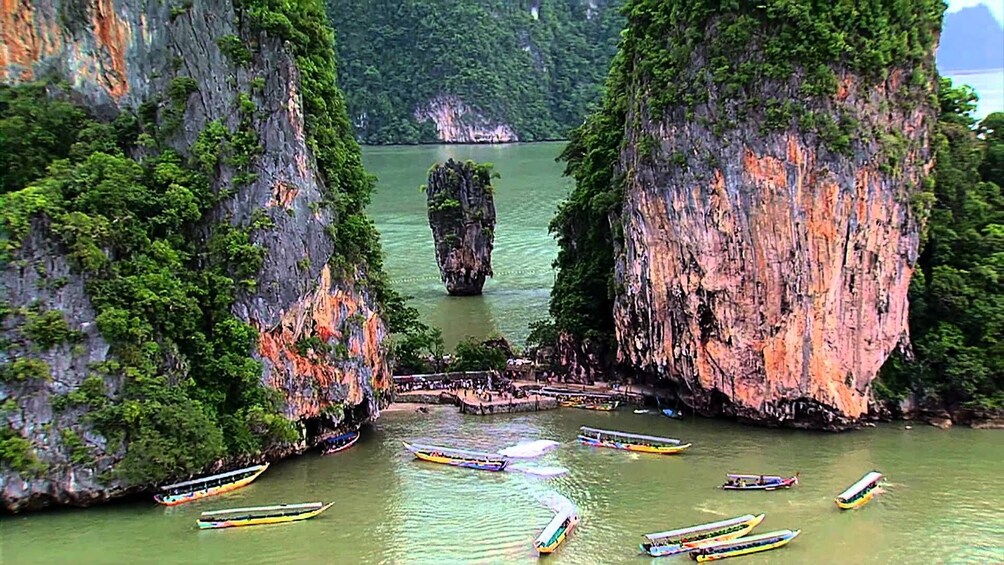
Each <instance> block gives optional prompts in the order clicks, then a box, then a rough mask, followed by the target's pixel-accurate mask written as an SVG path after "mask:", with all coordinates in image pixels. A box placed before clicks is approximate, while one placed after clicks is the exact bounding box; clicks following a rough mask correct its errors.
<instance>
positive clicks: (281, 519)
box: [198, 502, 334, 530]
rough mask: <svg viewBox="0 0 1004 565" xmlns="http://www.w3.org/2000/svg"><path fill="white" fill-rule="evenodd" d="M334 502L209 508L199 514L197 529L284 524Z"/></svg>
mask: <svg viewBox="0 0 1004 565" xmlns="http://www.w3.org/2000/svg"><path fill="white" fill-rule="evenodd" d="M332 504H334V502H329V503H327V504H324V503H323V502H308V503H306V504H280V505H278V506H256V507H253V508H234V509H232V510H211V511H209V512H203V513H202V514H201V515H200V516H199V520H198V524H199V529H202V530H211V529H217V528H237V527H240V526H261V525H264V524H284V523H286V522H299V521H300V520H307V519H309V518H313V517H314V516H317V515H318V514H320V513H321V512H324V511H325V510H327V509H328V508H331V505H332Z"/></svg>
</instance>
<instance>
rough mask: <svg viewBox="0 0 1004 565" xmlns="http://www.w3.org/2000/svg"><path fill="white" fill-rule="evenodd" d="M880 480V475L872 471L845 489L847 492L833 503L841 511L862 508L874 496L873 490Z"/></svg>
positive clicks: (841, 494)
mask: <svg viewBox="0 0 1004 565" xmlns="http://www.w3.org/2000/svg"><path fill="white" fill-rule="evenodd" d="M881 479H882V473H879V472H878V471H872V472H870V473H868V474H867V475H865V476H864V477H862V478H861V480H860V481H858V482H856V483H854V484H853V485H851V486H849V487H847V490H845V491H844V492H842V493H840V494H839V495H838V496H837V498H835V499H834V501H835V502H836V503H837V506H838V507H840V509H841V510H850V509H852V508H858V507H860V506H864V505H865V504H868V502H870V501H871V499H872V498H873V497H874V496H875V488H876V487H877V486H878V482H879V480H881Z"/></svg>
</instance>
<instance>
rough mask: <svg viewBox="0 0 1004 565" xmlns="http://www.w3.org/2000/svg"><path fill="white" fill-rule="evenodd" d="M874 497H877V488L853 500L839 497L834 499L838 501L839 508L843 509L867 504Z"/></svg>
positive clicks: (851, 508) (852, 508)
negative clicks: (849, 500)
mask: <svg viewBox="0 0 1004 565" xmlns="http://www.w3.org/2000/svg"><path fill="white" fill-rule="evenodd" d="M873 498H875V489H872V490H870V491H868V492H867V493H865V494H864V495H863V496H861V497H859V498H857V499H855V500H853V501H851V502H844V501H842V500H840V499H839V498H834V499H833V501H834V502H836V503H837V508H840V509H841V510H854V509H855V508H861V507H862V506H864V505H865V504H868V503H869V502H871V501H872V499H873Z"/></svg>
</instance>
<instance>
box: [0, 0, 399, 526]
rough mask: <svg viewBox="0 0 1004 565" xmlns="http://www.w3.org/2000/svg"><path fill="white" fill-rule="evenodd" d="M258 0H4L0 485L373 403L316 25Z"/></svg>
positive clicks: (370, 278) (306, 423)
mask: <svg viewBox="0 0 1004 565" xmlns="http://www.w3.org/2000/svg"><path fill="white" fill-rule="evenodd" d="M276 6H277V5H276V4H275V3H269V2H257V1H250V2H239V3H238V2H229V1H228V2H216V3H210V4H207V3H202V2H195V3H192V2H178V3H171V2H139V1H132V0H121V1H116V2H111V1H108V0H94V1H91V2H83V3H77V4H74V5H73V7H72V9H70V8H68V7H67V5H66V4H65V3H63V4H60V3H59V2H54V1H47V0H42V1H37V2H16V3H14V4H13V5H5V7H4V8H3V13H2V19H0V21H2V23H3V25H4V26H5V27H4V36H3V38H4V39H3V40H4V42H5V43H7V42H10V43H9V44H5V45H4V46H3V48H2V49H0V53H2V54H3V57H2V58H0V79H2V86H0V113H2V114H0V120H2V126H3V127H2V131H3V133H4V136H3V144H4V145H3V148H2V149H3V150H2V151H0V153H2V154H3V157H2V158H3V160H4V161H3V168H4V171H3V179H2V180H3V186H2V194H0V210H2V223H0V226H2V227H0V249H2V250H3V251H2V254H3V262H2V264H0V269H2V270H0V289H2V291H3V293H2V296H0V338H2V342H3V348H2V349H0V502H2V505H3V506H4V507H5V508H6V509H8V510H11V511H18V510H22V509H27V508H39V507H43V506H47V505H51V504H73V505H86V504H90V503H93V502H97V501H102V500H107V499H109V498H113V497H117V496H121V495H124V494H127V493H130V492H137V491H141V490H145V489H148V488H149V487H150V486H151V485H154V484H157V483H160V482H162V481H166V480H168V479H172V478H183V477H187V476H190V475H192V474H193V473H199V472H209V471H213V470H215V469H219V468H221V467H224V466H231V465H234V464H236V463H239V462H249V461H261V460H271V459H275V458H279V457H283V456H285V455H288V454H291V453H298V452H300V451H302V450H304V449H306V448H308V447H310V446H311V445H312V444H313V443H314V442H315V440H316V438H317V437H318V436H319V435H321V434H322V433H324V432H325V430H330V429H334V428H337V427H339V426H348V425H351V426H357V425H359V424H361V423H363V422H365V421H367V420H369V419H371V418H374V417H375V416H376V415H377V414H378V413H379V410H380V408H381V405H382V404H385V403H386V400H385V397H384V395H383V393H384V391H386V390H387V389H388V388H389V387H390V378H389V377H390V371H389V370H388V365H387V360H386V356H385V345H384V343H383V341H384V338H385V336H386V335H387V333H388V330H387V326H386V325H385V322H384V315H383V314H384V307H383V306H382V304H383V303H384V302H385V301H386V299H387V297H388V296H389V294H388V293H389V290H388V289H387V287H386V284H385V283H384V282H383V278H382V273H381V272H380V270H379V259H378V258H379V254H380V249H379V239H378V237H377V234H376V232H375V230H374V228H373V225H372V223H371V222H370V221H369V220H368V219H367V218H366V216H365V213H364V210H363V207H364V205H365V204H366V202H367V201H368V199H369V193H370V191H371V190H372V180H371V177H369V176H368V175H366V174H365V172H364V171H363V168H362V165H361V160H360V152H359V147H358V145H357V144H356V142H355V141H354V139H353V136H352V128H351V125H350V124H349V122H348V118H347V116H346V113H345V108H344V105H343V103H342V97H341V94H340V92H339V91H338V90H337V87H336V86H335V78H334V65H335V63H334V51H333V34H332V32H331V30H330V28H328V27H327V24H326V20H325V14H324V8H323V5H322V4H321V2H320V1H314V0H307V1H301V2H297V3H295V4H292V5H287V4H283V5H282V6H286V7H276ZM8 10H13V11H14V12H15V13H10V12H8ZM49 77H55V78H56V79H57V80H47V79H49Z"/></svg>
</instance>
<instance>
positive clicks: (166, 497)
mask: <svg viewBox="0 0 1004 565" xmlns="http://www.w3.org/2000/svg"><path fill="white" fill-rule="evenodd" d="M265 469H268V463H264V464H262V465H254V466H253V467H247V468H244V469H237V470H236V471H230V472H228V473H220V474H219V475H212V476H209V477H202V478H201V479H192V480H190V481H184V482H181V483H174V484H173V485H167V486H163V487H160V489H161V490H162V491H164V493H162V494H156V495H154V497H153V499H154V500H156V501H157V502H159V503H160V504H163V505H165V506H175V505H177V504H183V503H185V502H192V501H193V500H199V499H200V498H206V497H207V496H215V495H217V494H223V493H225V492H230V491H232V490H237V489H239V488H241V487H243V486H246V485H247V484H248V483H250V482H251V481H253V480H255V479H257V478H258V475H261V474H262V473H264V472H265Z"/></svg>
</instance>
